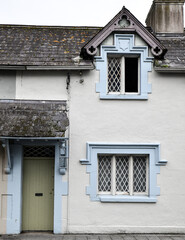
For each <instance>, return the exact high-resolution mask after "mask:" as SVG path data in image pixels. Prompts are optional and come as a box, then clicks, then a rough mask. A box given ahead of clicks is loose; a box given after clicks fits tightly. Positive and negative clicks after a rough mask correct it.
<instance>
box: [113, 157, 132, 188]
mask: <svg viewBox="0 0 185 240" xmlns="http://www.w3.org/2000/svg"><path fill="white" fill-rule="evenodd" d="M116 191H117V192H128V191H129V156H116Z"/></svg>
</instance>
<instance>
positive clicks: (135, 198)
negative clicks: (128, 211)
mask: <svg viewBox="0 0 185 240" xmlns="http://www.w3.org/2000/svg"><path fill="white" fill-rule="evenodd" d="M99 199H100V202H141V203H142V202H143V203H146V202H148V203H155V202H157V199H156V197H148V196H112V195H99Z"/></svg>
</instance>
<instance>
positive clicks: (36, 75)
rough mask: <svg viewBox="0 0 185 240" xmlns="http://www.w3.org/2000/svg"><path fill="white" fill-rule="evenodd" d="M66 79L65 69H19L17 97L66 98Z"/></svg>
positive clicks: (36, 98)
mask: <svg viewBox="0 0 185 240" xmlns="http://www.w3.org/2000/svg"><path fill="white" fill-rule="evenodd" d="M66 79H67V73H65V72H63V71H17V75H16V99H31V100H66V98H67V95H66V94H67V91H66Z"/></svg>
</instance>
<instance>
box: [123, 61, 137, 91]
mask: <svg viewBox="0 0 185 240" xmlns="http://www.w3.org/2000/svg"><path fill="white" fill-rule="evenodd" d="M125 92H138V58H127V57H126V58H125Z"/></svg>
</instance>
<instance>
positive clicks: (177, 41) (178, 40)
mask: <svg viewBox="0 0 185 240" xmlns="http://www.w3.org/2000/svg"><path fill="white" fill-rule="evenodd" d="M159 38H160V41H161V43H162V44H163V45H165V47H166V48H167V49H168V52H167V53H166V55H165V59H164V60H163V61H159V62H158V67H161V68H164V69H166V71H167V70H170V69H172V70H174V69H175V70H177V71H178V70H181V69H184V70H185V35H184V36H181V37H180V36H179V37H159Z"/></svg>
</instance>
